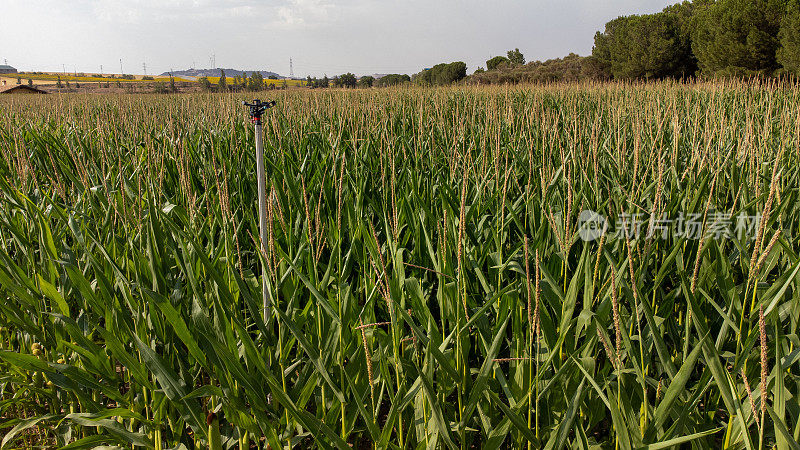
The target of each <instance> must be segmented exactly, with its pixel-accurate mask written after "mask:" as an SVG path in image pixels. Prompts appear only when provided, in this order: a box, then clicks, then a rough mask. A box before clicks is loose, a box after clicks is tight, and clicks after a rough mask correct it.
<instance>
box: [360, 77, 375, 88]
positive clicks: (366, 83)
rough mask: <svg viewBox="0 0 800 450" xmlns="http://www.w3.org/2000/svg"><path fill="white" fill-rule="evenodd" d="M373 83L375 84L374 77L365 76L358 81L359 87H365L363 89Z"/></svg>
mask: <svg viewBox="0 0 800 450" xmlns="http://www.w3.org/2000/svg"><path fill="white" fill-rule="evenodd" d="M374 83H375V77H372V76H369V75H365V76H363V77H361V78H359V79H358V86H359V87H365V88H368V87H372V85H373V84H374Z"/></svg>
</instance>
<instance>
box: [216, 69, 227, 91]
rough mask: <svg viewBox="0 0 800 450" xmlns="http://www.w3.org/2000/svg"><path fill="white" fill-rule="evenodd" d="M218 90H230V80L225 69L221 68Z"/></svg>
mask: <svg viewBox="0 0 800 450" xmlns="http://www.w3.org/2000/svg"><path fill="white" fill-rule="evenodd" d="M217 90H218V91H220V92H225V91H227V90H228V80H227V79H226V78H225V71H224V70H222V69H219V82H217Z"/></svg>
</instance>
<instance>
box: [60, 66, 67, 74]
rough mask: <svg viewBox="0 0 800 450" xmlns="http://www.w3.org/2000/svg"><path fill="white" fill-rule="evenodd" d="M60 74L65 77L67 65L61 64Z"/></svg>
mask: <svg viewBox="0 0 800 450" xmlns="http://www.w3.org/2000/svg"><path fill="white" fill-rule="evenodd" d="M61 73H63V74H64V76H67V65H66V64H61Z"/></svg>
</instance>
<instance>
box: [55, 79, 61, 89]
mask: <svg viewBox="0 0 800 450" xmlns="http://www.w3.org/2000/svg"><path fill="white" fill-rule="evenodd" d="M56 87H57V88H59V89H61V76H59V77H58V81H56Z"/></svg>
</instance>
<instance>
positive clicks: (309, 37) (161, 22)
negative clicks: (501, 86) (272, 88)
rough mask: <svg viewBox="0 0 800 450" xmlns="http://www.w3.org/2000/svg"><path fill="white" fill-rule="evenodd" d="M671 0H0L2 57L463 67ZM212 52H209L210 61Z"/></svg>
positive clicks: (572, 36)
mask: <svg viewBox="0 0 800 450" xmlns="http://www.w3.org/2000/svg"><path fill="white" fill-rule="evenodd" d="M676 2H677V0H527V1H523V0H494V1H491V2H489V1H485V2H479V1H473V0H427V1H426V0H399V1H398V0H371V1H369V0H261V1H259V0H70V1H64V0H58V1H56V0H0V63H2V61H3V60H7V61H8V64H10V65H12V66H14V67H16V68H17V69H19V70H25V71H62V70H66V71H68V72H73V71H77V72H86V73H89V72H92V73H95V72H100V66H101V65H102V67H103V72H104V73H119V72H120V59H122V66H123V71H124V72H125V73H135V74H143V73H144V70H145V69H144V68H143V64H146V67H147V69H146V71H147V73H148V74H160V73H162V72H166V71H169V70H181V69H187V68H190V67H192V66H194V67H197V68H210V67H212V62H213V61H216V65H215V66H216V67H224V68H234V69H243V70H255V69H260V70H271V71H274V72H277V73H280V74H281V75H289V59H290V58H291V59H292V61H293V67H294V74H295V76H302V77H305V76H307V75H311V76H322V75H323V74H327V75H328V76H333V75H338V74H341V73H345V72H353V73H355V74H356V75H367V74H372V73H408V74H412V73H416V72H419V71H420V70H421V69H423V68H425V67H431V66H433V65H434V64H438V63H440V62H451V61H464V62H465V63H467V70H468V72H470V73H471V72H472V71H474V70H475V69H476V68H478V67H485V65H486V63H485V61H486V60H487V59H489V58H490V57H492V56H496V55H505V53H506V51H508V50H510V49H513V48H519V49H520V50H521V51H522V52H523V53H524V54H525V58H526V59H527V60H528V61H532V60H545V59H549V58H556V57H561V56H564V55H567V54H569V53H570V52H574V53H578V54H580V55H588V54H590V53H591V51H592V43H593V39H594V34H595V32H597V31H601V30H602V29H603V27H604V25H605V23H606V22H607V21H609V20H611V19H613V18H615V17H618V16H620V15H629V14H646V13H653V12H657V11H660V10H661V9H663V8H664V7H665V6H667V5H669V4H672V3H676ZM212 57H213V58H214V59H212Z"/></svg>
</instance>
